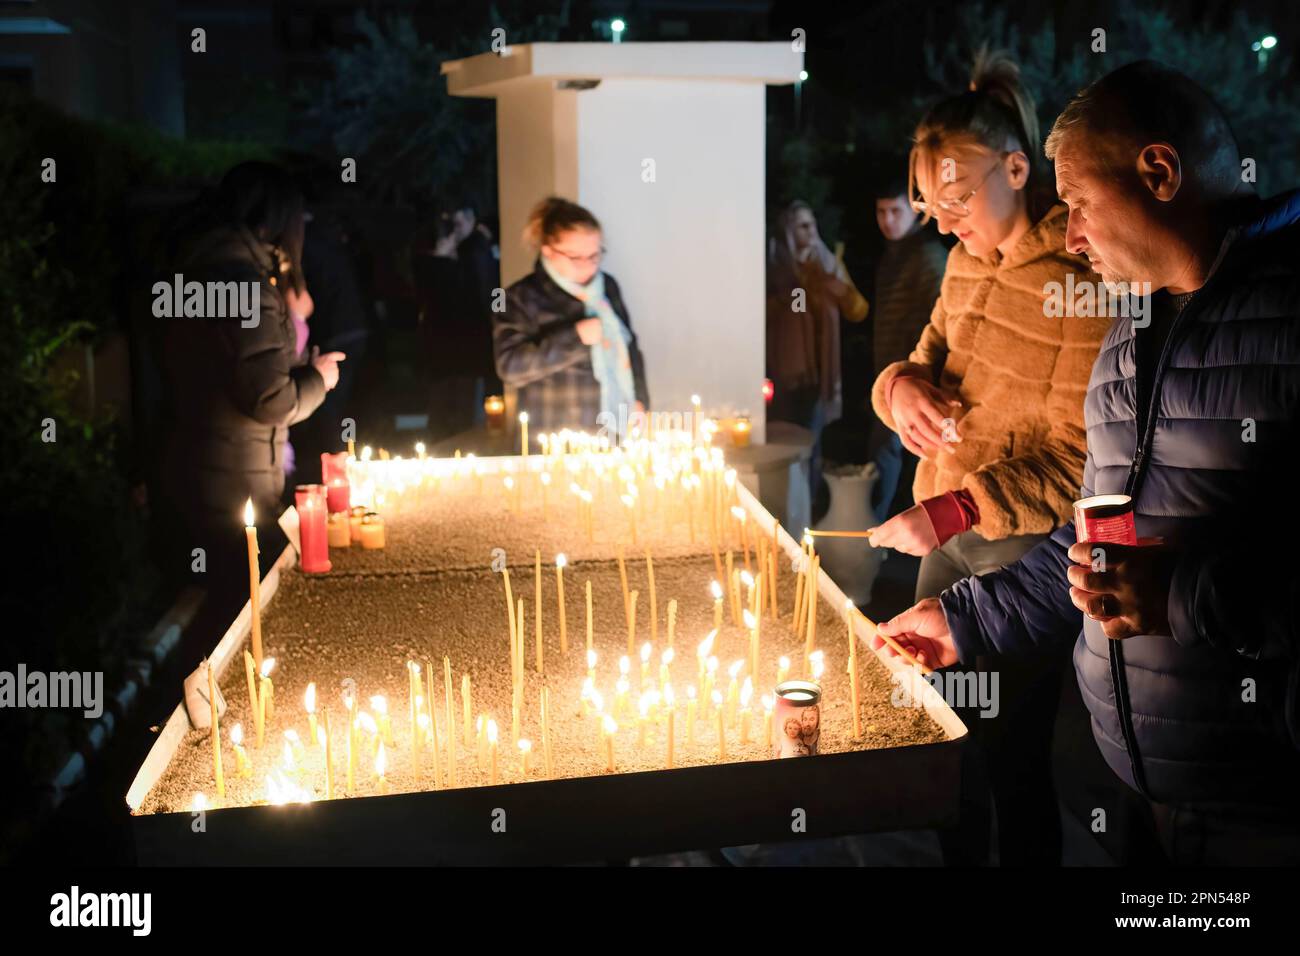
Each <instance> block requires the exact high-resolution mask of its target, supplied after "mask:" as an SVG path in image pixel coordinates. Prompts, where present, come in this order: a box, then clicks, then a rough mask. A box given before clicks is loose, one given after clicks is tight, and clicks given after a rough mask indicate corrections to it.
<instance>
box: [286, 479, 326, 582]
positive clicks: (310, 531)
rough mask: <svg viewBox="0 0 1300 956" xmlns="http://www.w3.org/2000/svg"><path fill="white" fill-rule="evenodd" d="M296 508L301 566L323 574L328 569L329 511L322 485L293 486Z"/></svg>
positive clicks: (310, 571) (311, 572)
mask: <svg viewBox="0 0 1300 956" xmlns="http://www.w3.org/2000/svg"><path fill="white" fill-rule="evenodd" d="M294 506H295V507H296V508H297V510H298V540H299V544H300V545H301V548H302V569H303V571H305V572H306V573H308V574H324V573H325V572H326V571H328V570H329V569H330V545H329V526H328V524H327V522H328V520H329V513H328V510H327V507H326V500H325V486H324V485H299V486H298V487H297V488H295V489H294Z"/></svg>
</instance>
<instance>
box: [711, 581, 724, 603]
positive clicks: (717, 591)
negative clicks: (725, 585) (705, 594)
mask: <svg viewBox="0 0 1300 956" xmlns="http://www.w3.org/2000/svg"><path fill="white" fill-rule="evenodd" d="M709 591H710V592H711V593H712V594H713V600H715V601H721V600H722V585H721V584H719V583H718V582H717V581H710V582H709Z"/></svg>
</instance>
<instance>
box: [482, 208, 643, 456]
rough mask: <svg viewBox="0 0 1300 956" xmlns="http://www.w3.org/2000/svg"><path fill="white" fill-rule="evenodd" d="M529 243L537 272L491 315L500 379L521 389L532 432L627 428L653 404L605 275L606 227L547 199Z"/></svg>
mask: <svg viewBox="0 0 1300 956" xmlns="http://www.w3.org/2000/svg"><path fill="white" fill-rule="evenodd" d="M524 241H525V242H526V243H528V245H529V246H531V247H532V248H533V249H536V250H537V262H536V264H535V265H534V266H533V271H532V272H531V273H529V274H528V275H526V276H524V278H522V279H520V280H519V281H518V282H516V283H515V284H514V285H512V286H510V288H509V289H507V290H506V309H505V311H504V312H501V313H494V314H493V318H492V346H493V351H494V353H495V356H496V367H497V374H498V375H500V376H501V381H502V382H504V383H505V384H506V386H507V387H513V388H514V389H515V391H516V400H517V406H518V410H519V411H520V412H527V413H528V424H529V427H530V428H532V429H533V431H532V434H534V435H539V434H542V433H543V432H549V431H553V430H556V429H560V428H574V429H581V430H584V431H596V430H597V429H599V428H601V427H602V426H604V427H606V428H607V429H608V430H610V431H615V430H618V431H621V430H622V429H623V428H624V427H626V426H625V423H627V422H629V420H630V419H631V417H632V415H633V414H634V413H636V412H642V413H643V412H645V410H646V408H647V407H648V406H649V404H650V398H649V392H648V391H647V389H646V381H645V364H644V362H643V360H642V357H641V350H640V349H639V348H638V347H637V341H636V336H635V335H634V334H633V332H632V325H631V322H630V320H629V319H628V312H627V306H626V305H625V304H624V303H623V297H622V295H621V294H620V293H619V288H618V283H617V282H615V281H614V277H613V276H611V275H609V274H608V273H605V272H602V271H601V270H600V263H601V259H602V258H603V257H604V254H605V249H604V247H603V246H602V245H601V228H600V223H599V222H598V221H597V220H596V217H595V216H593V215H592V214H591V213H590V212H588V211H587V210H586V209H584V208H583V207H582V206H579V205H578V204H577V203H572V202H569V201H568V200H566V199H561V198H559V197H557V196H551V197H549V198H547V199H544V200H542V202H540V203H538V204H537V206H536V207H535V208H534V209H533V211H532V214H531V215H530V216H529V217H528V224H527V226H525V228H524Z"/></svg>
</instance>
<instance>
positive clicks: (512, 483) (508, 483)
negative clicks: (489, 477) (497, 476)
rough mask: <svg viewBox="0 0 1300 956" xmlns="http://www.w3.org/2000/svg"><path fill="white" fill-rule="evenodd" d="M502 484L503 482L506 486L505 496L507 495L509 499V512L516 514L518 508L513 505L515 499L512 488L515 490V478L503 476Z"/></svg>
mask: <svg viewBox="0 0 1300 956" xmlns="http://www.w3.org/2000/svg"><path fill="white" fill-rule="evenodd" d="M502 484H504V485H505V487H506V496H507V498H508V499H509V504H510V511H511V513H515V514H517V513H518V509H517V508H516V507H515V502H516V499H515V495H514V490H515V479H514V478H513V477H511V476H510V475H506V476H505V478H504V479H503V481H502Z"/></svg>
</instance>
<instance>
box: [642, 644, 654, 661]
mask: <svg viewBox="0 0 1300 956" xmlns="http://www.w3.org/2000/svg"><path fill="white" fill-rule="evenodd" d="M653 651H654V648H652V647H651V646H650V642H649V641H646V642H645V643H644V644H642V645H641V663H642V664H647V663H649V661H650V654H651V653H652V652H653Z"/></svg>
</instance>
